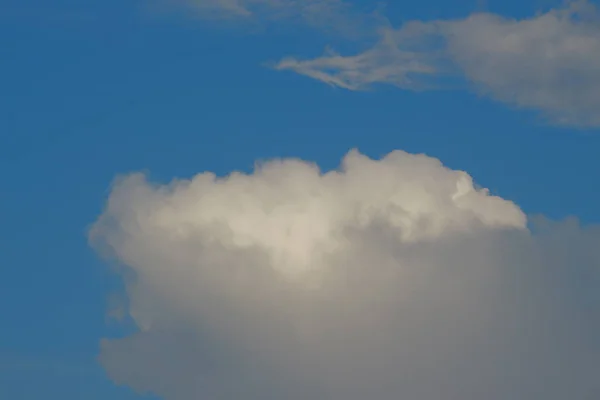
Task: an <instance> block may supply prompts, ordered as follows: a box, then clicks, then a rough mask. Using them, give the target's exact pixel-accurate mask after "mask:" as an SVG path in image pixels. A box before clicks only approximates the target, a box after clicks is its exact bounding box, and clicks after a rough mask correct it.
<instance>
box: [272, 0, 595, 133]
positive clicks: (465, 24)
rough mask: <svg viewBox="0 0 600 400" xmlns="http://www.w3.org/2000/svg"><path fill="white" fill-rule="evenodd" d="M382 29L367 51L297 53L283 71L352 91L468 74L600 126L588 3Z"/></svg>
mask: <svg viewBox="0 0 600 400" xmlns="http://www.w3.org/2000/svg"><path fill="white" fill-rule="evenodd" d="M381 33H382V39H381V41H380V42H379V43H377V44H376V45H375V46H374V47H373V48H371V49H369V50H367V51H365V52H363V53H360V54H357V55H353V56H342V55H339V54H335V53H332V52H331V51H330V52H328V54H325V55H324V56H322V57H318V58H316V59H312V60H298V59H296V58H293V57H290V58H286V59H284V60H282V61H281V62H279V64H277V66H276V68H277V69H280V70H293V71H295V72H297V73H300V74H303V75H306V76H309V77H312V78H314V79H318V80H321V81H323V82H326V83H328V84H331V85H335V86H340V87H343V88H346V89H350V90H361V89H366V88H368V87H370V86H371V85H373V84H390V85H394V86H397V87H400V88H403V89H423V88H430V87H439V86H444V84H445V83H444V82H445V81H446V80H448V79H450V78H451V79H456V78H465V79H466V81H467V82H468V83H469V84H470V85H471V86H472V87H473V88H474V90H476V91H477V92H479V93H482V94H484V95H487V96H489V97H492V98H494V99H497V100H500V101H503V102H506V103H508V104H511V105H513V106H517V107H523V108H527V109H535V110H540V111H541V112H542V113H543V114H544V115H545V116H546V117H548V118H549V119H551V120H553V121H554V122H557V123H560V124H565V125H573V126H592V127H598V126H600V111H598V110H600V25H599V24H598V15H597V9H596V7H595V6H594V5H593V4H592V3H590V2H588V1H586V0H579V1H569V2H567V5H566V6H565V7H563V8H559V9H554V10H550V11H548V12H546V13H543V14H538V15H535V16H533V17H530V18H525V19H520V20H515V19H512V18H506V17H503V16H499V15H495V14H490V13H475V14H472V15H470V16H468V17H466V18H462V19H456V20H436V21H427V22H420V21H410V22H407V23H406V24H404V25H403V26H402V27H400V28H399V29H391V28H387V27H386V28H384V29H382V30H381Z"/></svg>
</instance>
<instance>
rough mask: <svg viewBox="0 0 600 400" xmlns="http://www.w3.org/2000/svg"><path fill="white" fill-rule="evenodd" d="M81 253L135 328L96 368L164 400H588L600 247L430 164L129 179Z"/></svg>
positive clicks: (595, 371)
mask: <svg viewBox="0 0 600 400" xmlns="http://www.w3.org/2000/svg"><path fill="white" fill-rule="evenodd" d="M90 237H91V241H92V243H93V244H94V246H96V248H97V249H99V251H102V252H103V254H105V255H106V254H109V255H111V256H112V257H114V258H115V259H116V260H117V261H118V262H119V263H120V264H121V265H122V266H123V268H121V269H119V271H120V272H121V273H122V274H123V278H124V281H125V284H126V285H125V286H126V295H127V299H128V304H127V311H128V313H129V315H130V316H131V318H132V320H133V321H134V322H135V324H136V326H137V327H138V328H139V329H138V332H137V333H134V334H132V335H130V336H128V337H125V338H120V339H110V340H104V341H102V345H101V355H100V360H101V362H102V364H103V365H104V367H105V368H106V370H107V371H108V373H109V375H110V376H111V377H112V378H113V379H114V380H115V381H117V382H119V383H122V384H127V385H130V386H132V387H133V388H135V389H136V390H139V391H150V392H153V393H156V394H158V395H159V396H162V397H163V398H165V399H167V400H191V399H199V398H206V399H224V400H237V399H257V400H258V399H261V400H263V399H298V400H301V399H302V400H304V399H307V398H311V399H333V400H338V399H340V400H341V399H343V400H364V399H373V400H384V399H404V400H432V399H446V400H453V399H457V400H459V399H460V400H470V399H474V400H475V399H487V400H500V399H503V400H504V399H527V400H531V399H543V400H555V399H556V400H559V399H560V400H563V399H567V398H568V399H577V400H579V399H581V400H583V399H593V398H598V396H600V385H599V384H598V383H597V380H598V379H597V378H598V376H600V367H599V366H598V361H597V360H598V358H599V357H600V339H599V336H598V334H599V333H600V324H599V322H600V316H599V315H598V311H599V309H598V305H600V301H599V300H600V297H599V294H598V293H597V292H598V288H599V285H598V283H599V282H598V272H599V271H598V268H599V266H600V251H599V248H600V247H599V246H598V245H599V244H600V232H599V231H598V229H597V228H594V227H591V228H590V227H588V228H582V227H580V226H579V225H578V224H577V223H576V222H575V221H565V222H561V223H556V222H551V221H542V222H541V223H538V224H532V223H529V222H528V221H527V219H526V217H525V215H524V214H523V212H522V211H521V210H520V209H519V207H518V206H516V205H515V204H514V203H512V202H510V201H507V200H504V199H501V198H499V197H495V196H492V195H490V194H489V193H488V192H487V191H486V190H485V189H481V188H478V187H477V186H475V185H474V184H473V182H472V180H471V178H470V177H469V175H468V174H466V173H464V172H461V171H453V170H450V169H448V168H446V167H444V166H443V165H442V164H441V163H440V162H439V161H437V160H436V159H433V158H429V157H426V156H423V155H411V154H407V153H404V152H399V151H398V152H393V153H390V154H389V155H387V156H386V157H384V158H383V159H381V160H372V159H369V158H367V157H365V156H363V155H361V154H360V153H358V152H356V151H353V152H350V153H349V154H348V155H347V156H346V157H345V159H344V161H343V163H342V166H341V167H340V169H339V170H336V171H330V172H327V173H323V172H321V171H319V169H318V167H317V166H315V165H313V164H310V163H306V162H303V161H300V160H278V161H269V162H267V163H263V164H260V165H257V167H256V169H255V171H254V172H253V173H251V174H242V173H232V174H230V175H229V176H226V177H222V178H217V177H215V176H214V175H213V174H211V173H202V174H199V175H197V176H195V177H194V178H193V179H191V180H179V181H174V182H172V183H170V184H168V185H157V184H152V183H150V182H148V181H147V180H146V178H145V177H144V176H143V175H140V174H132V175H128V176H124V177H122V178H121V179H119V180H118V181H117V182H116V184H115V186H114V188H113V190H112V192H111V194H110V198H109V200H108V203H107V206H106V209H105V211H104V212H103V214H102V215H101V217H100V218H99V219H98V221H97V222H96V223H95V224H94V226H93V228H92V230H91V232H90Z"/></svg>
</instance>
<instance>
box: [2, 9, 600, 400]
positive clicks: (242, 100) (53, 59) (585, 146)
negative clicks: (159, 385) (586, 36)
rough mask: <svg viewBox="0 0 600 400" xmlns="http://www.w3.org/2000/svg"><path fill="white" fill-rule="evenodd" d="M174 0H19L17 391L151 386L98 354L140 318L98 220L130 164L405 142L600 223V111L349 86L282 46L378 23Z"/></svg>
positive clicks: (8, 340)
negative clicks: (312, 73)
mask: <svg viewBox="0 0 600 400" xmlns="http://www.w3.org/2000/svg"><path fill="white" fill-rule="evenodd" d="M164 3H165V4H162V5H161V7H156V8H152V7H150V5H151V4H150V2H144V1H120V2H117V1H98V0H90V1H88V2H84V3H82V2H75V1H66V0H60V1H54V2H52V4H49V3H48V2H42V1H37V0H20V1H14V0H4V1H3V2H2V3H1V4H0V59H1V60H2V61H1V62H0V72H1V73H0V171H1V179H2V182H3V184H2V190H1V192H0V243H1V244H0V268H1V269H0V270H1V272H2V279H1V280H0V299H1V301H0V327H1V329H0V371H1V372H0V397H2V398H14V399H17V398H18V399H24V400H26V399H38V398H63V399H79V398H86V399H90V400H93V399H106V398H111V399H115V400H127V399H137V398H141V397H140V396H139V395H137V394H134V393H133V392H132V391H131V390H130V389H128V388H126V387H118V386H116V385H115V384H114V383H113V382H112V381H111V380H110V379H109V378H108V377H106V376H105V373H104V371H103V369H102V367H101V366H100V365H98V364H97V362H96V357H97V354H98V343H99V339H100V338H102V337H107V336H114V335H120V334H122V332H121V331H122V328H120V327H118V326H116V325H115V324H111V323H107V319H106V307H107V296H108V294H109V293H111V292H113V291H115V290H116V289H118V287H119V281H118V279H117V277H115V276H113V274H111V271H110V269H109V268H108V267H107V266H106V264H105V263H104V262H103V261H101V260H99V259H98V257H97V255H96V253H95V252H94V251H93V250H92V249H91V248H90V247H89V245H88V243H87V237H86V230H87V229H88V227H89V226H90V225H91V224H92V223H93V222H94V220H95V219H96V218H97V216H98V215H99V214H100V213H101V211H102V207H103V204H104V201H105V199H106V197H107V196H108V193H109V187H110V183H111V182H112V180H113V178H114V177H115V176H116V175H118V174H122V173H128V172H131V171H140V170H141V171H147V172H148V173H149V175H150V176H151V177H152V179H154V180H157V181H160V182H167V181H169V180H170V179H171V178H172V177H191V176H193V175H194V174H196V173H198V172H202V171H205V170H210V171H215V172H216V173H218V174H227V173H228V172H230V171H232V170H244V171H248V170H250V169H251V168H252V166H253V163H254V161H255V160H256V159H265V158H272V157H299V158H302V159H307V160H312V161H316V162H317V163H318V164H319V165H320V166H321V167H322V168H323V169H330V168H334V167H336V166H337V165H338V163H339V160H340V158H341V157H342V156H343V155H344V154H345V153H346V152H347V151H348V150H349V149H351V148H355V147H356V148H359V149H360V150H361V152H363V153H365V154H367V155H369V156H372V157H379V156H382V155H384V154H386V153H388V152H390V151H392V150H394V149H402V150H405V151H408V152H410V153H426V154H427V155H429V156H432V157H436V158H439V159H440V160H441V161H442V162H443V163H444V164H446V165H447V166H449V167H450V168H452V169H458V170H465V171H468V172H469V174H471V175H472V176H473V177H474V179H475V181H476V182H478V183H479V184H481V185H483V186H485V187H488V188H490V190H491V191H492V193H494V194H498V195H500V196H501V197H503V198H505V199H509V200H512V201H514V202H515V203H517V204H518V205H519V206H520V207H521V208H522V209H523V210H524V211H525V212H526V213H527V214H543V215H545V216H548V217H550V218H552V219H563V218H565V217H567V216H570V215H575V216H577V217H578V218H579V219H580V220H581V221H582V223H583V224H595V223H599V222H600V210H599V209H598V204H600V189H599V187H598V185H597V184H595V183H594V180H595V177H597V176H600V158H599V157H598V154H600V135H599V134H598V129H597V127H596V126H586V127H583V128H582V127H579V126H571V125H568V126H563V125H560V124H555V123H552V122H548V121H546V120H544V119H543V118H542V117H540V113H539V112H538V111H536V110H535V109H531V108H527V107H519V106H518V105H513V104H507V103H506V102H502V101H497V100H495V99H493V98H490V97H488V96H480V95H477V94H475V93H473V91H469V90H461V89H452V90H431V91H423V92H419V91H417V92H415V91H413V90H409V89H402V88H400V89H398V88H395V87H393V86H390V85H385V84H381V85H378V84H377V83H376V84H375V86H374V87H373V88H372V89H371V90H367V91H360V90H346V89H343V88H340V87H332V86H329V85H325V84H323V83H322V82H319V81H318V80H315V79H310V78H309V77H306V76H301V75H299V74H295V73H294V72H293V71H276V70H274V69H273V68H270V67H268V66H267V65H266V63H268V62H276V61H278V60H280V59H281V58H282V57H284V56H289V55H291V56H294V57H297V58H298V59H309V58H314V57H318V56H320V55H321V54H322V51H323V49H324V48H325V46H327V45H330V44H331V45H332V46H334V47H336V48H338V49H340V51H342V52H345V53H354V52H358V51H363V50H364V49H366V48H368V47H369V45H370V43H372V39H371V38H365V39H356V40H355V39H348V38H347V37H346V36H344V35H342V34H336V33H328V32H323V30H322V29H321V28H322V27H314V26H310V25H308V24H304V23H302V22H300V23H291V22H285V21H278V20H274V21H273V20H266V21H263V20H261V19H260V18H258V20H259V21H258V22H256V23H254V22H253V23H247V21H246V22H238V21H237V20H235V19H233V20H227V21H222V20H214V19H210V18H207V17H202V18H200V17H197V16H196V15H194V11H193V10H191V9H190V8H186V7H185V6H182V5H180V4H179V5H178V4H168V3H169V2H168V1H166V2H164ZM173 3H177V2H173ZM374 4H375V2H370V1H366V0H365V1H360V2H356V4H355V6H356V8H357V9H359V10H363V9H369V8H372V7H373V6H374ZM559 5H560V2H558V1H557V2H552V1H530V2H522V1H499V0H489V1H487V2H485V3H483V2H476V1H467V0H461V1H456V2H452V4H450V2H442V1H439V0H423V1H420V2H418V5H417V2H413V4H409V3H405V2H404V3H403V4H400V3H394V4H390V5H389V6H388V7H387V8H386V10H385V15H386V16H387V17H388V18H389V20H390V21H391V22H392V24H393V25H398V24H400V23H402V22H403V21H407V20H414V19H425V20H430V19H452V18H461V17H464V16H466V15H468V14H469V13H471V12H474V11H478V10H481V9H485V10H487V11H491V12H493V13H497V14H500V15H503V16H506V17H515V18H522V17H529V16H531V15H533V14H534V13H535V12H536V11H539V10H541V11H547V10H548V9H550V8H551V7H554V6H559ZM599 40H600V39H599ZM596 78H597V80H596V82H598V81H600V78H598V76H596Z"/></svg>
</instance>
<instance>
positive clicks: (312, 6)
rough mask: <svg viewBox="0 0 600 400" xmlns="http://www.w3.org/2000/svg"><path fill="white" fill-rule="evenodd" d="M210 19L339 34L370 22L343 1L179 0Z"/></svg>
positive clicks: (195, 12)
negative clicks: (282, 23) (294, 24)
mask: <svg viewBox="0 0 600 400" xmlns="http://www.w3.org/2000/svg"><path fill="white" fill-rule="evenodd" d="M178 1H179V2H180V3H182V4H183V5H185V6H187V7H188V8H189V9H191V10H193V11H194V14H195V15H197V16H200V17H203V18H209V19H215V18H216V19H234V20H238V21H246V22H249V21H252V22H257V21H286V22H289V21H290V20H298V21H301V22H302V23H305V24H308V25H311V26H315V27H319V28H328V29H333V30H338V31H350V30H355V29H354V28H351V27H350V25H355V26H358V25H363V24H364V23H365V22H366V21H367V20H368V19H369V18H368V16H366V15H360V16H359V15H358V14H357V13H356V12H355V11H354V10H352V8H351V7H350V6H349V5H348V4H347V3H345V2H344V1H342V0H178Z"/></svg>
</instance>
